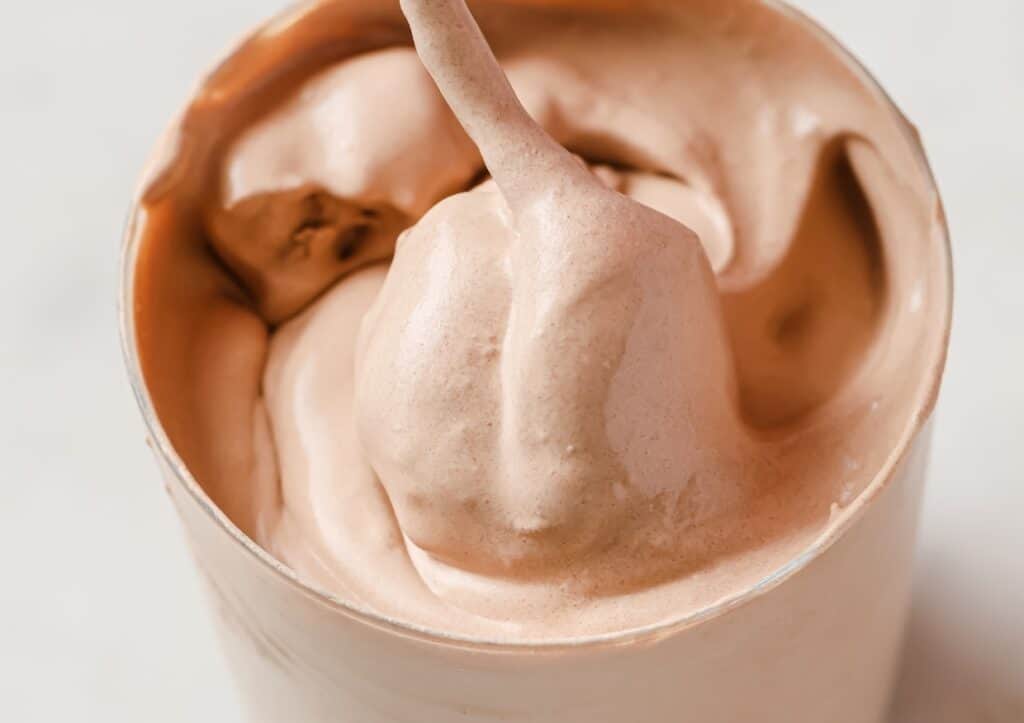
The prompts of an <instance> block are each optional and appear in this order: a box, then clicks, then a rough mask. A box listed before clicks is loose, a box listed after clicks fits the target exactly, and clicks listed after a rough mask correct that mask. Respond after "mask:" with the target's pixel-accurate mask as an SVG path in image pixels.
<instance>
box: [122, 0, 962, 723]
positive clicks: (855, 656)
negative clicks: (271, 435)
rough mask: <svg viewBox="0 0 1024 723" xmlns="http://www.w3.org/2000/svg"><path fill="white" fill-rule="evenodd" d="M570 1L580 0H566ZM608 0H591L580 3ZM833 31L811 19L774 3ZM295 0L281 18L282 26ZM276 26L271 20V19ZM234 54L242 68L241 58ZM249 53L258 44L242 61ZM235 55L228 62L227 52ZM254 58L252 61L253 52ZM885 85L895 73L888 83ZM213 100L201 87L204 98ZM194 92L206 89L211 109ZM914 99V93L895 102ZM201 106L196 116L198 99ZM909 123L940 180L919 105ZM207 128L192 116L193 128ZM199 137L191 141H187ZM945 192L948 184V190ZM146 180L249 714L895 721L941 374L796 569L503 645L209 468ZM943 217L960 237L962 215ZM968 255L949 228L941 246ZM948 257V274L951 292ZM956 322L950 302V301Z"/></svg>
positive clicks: (189, 505) (204, 516)
mask: <svg viewBox="0 0 1024 723" xmlns="http://www.w3.org/2000/svg"><path fill="white" fill-rule="evenodd" d="M524 1H525V0H524ZM562 1H563V2H565V1H568V0H562ZM588 1H592V2H598V0H572V2H574V3H576V4H586V3H587V2H588ZM769 4H770V5H771V6H772V7H773V8H774V9H775V10H776V11H777V12H783V13H787V14H789V15H791V16H794V17H796V18H797V20H798V22H800V23H802V24H804V25H805V26H806V29H807V31H808V32H812V33H815V34H816V35H817V36H819V37H822V38H824V39H825V41H826V42H827V43H828V44H829V45H830V46H831V47H832V48H833V49H834V51H835V53H836V54H837V55H838V56H841V57H842V58H843V59H844V60H845V62H847V63H848V64H849V67H850V68H851V69H853V70H854V71H855V72H856V73H858V74H860V75H861V76H863V77H864V78H865V82H868V83H871V84H873V83H874V81H873V80H871V79H870V76H868V75H867V73H866V72H865V71H864V70H863V69H862V68H861V67H860V66H859V65H858V64H857V63H856V61H855V60H853V59H852V58H851V57H850V56H849V55H848V54H847V53H846V51H845V50H843V49H842V47H841V46H839V45H838V43H836V42H835V41H834V40H832V39H831V38H830V37H828V36H826V35H825V34H824V32H823V31H821V30H820V29H819V28H818V27H817V26H815V25H814V24H813V23H812V22H811V21H809V20H807V19H806V18H803V17H802V16H799V15H797V14H796V13H795V12H794V11H792V10H791V9H789V8H787V7H786V6H783V5H781V4H776V3H774V2H773V3H769ZM375 5H387V3H384V2H383V1H381V2H373V1H372V0H351V1H350V2H343V1H341V0H333V1H328V2H320V3H314V4H311V5H305V6H302V7H300V8H298V9H296V10H292V11H290V12H289V16H290V17H291V19H294V18H295V17H297V16H301V15H303V14H306V13H312V12H324V11H325V10H324V8H328V10H329V12H330V13H331V14H332V17H334V18H335V19H336V18H338V17H345V16H346V14H351V15H352V16H353V17H355V16H356V15H358V14H359V13H372V12H373V7H374V6H375ZM286 24H287V23H286V21H285V20H283V19H281V18H278V19H276V20H275V21H272V23H271V25H268V27H273V28H280V27H282V26H284V25H286ZM262 32H268V31H266V30H265V29H261V30H259V31H257V32H256V34H255V35H254V37H258V36H259V34H260V33H262ZM244 52H249V51H246V50H245V48H244V47H243V46H240V48H239V49H238V50H236V51H234V52H233V53H232V54H231V56H229V61H228V63H226V64H222V65H221V66H220V70H218V73H221V76H222V77H221V78H220V80H218V81H214V80H211V79H207V81H206V82H205V84H204V85H201V86H200V88H199V89H198V90H197V94H196V97H199V96H200V95H202V94H203V93H204V92H205V91H206V90H209V84H210V83H211V82H223V73H225V72H227V73H228V74H229V75H230V73H231V72H233V71H232V70H231V60H232V59H234V60H238V58H239V56H240V54H241V53H244ZM236 65H238V66H239V67H241V66H244V63H237V64H236ZM225 68H226V69H227V70H225ZM239 72H241V71H239ZM879 93H880V94H881V91H879ZM193 105H194V104H193ZM193 110H194V108H193ZM894 110H895V109H894ZM188 117H189V116H188V113H186V114H185V115H184V116H183V118H188ZM897 117H898V118H899V119H900V120H899V121H898V122H900V123H902V124H903V126H904V128H903V130H904V131H905V132H906V133H905V134H906V141H907V143H908V145H909V146H910V147H911V148H912V150H913V152H914V154H915V155H916V156H917V158H918V159H919V161H920V163H921V166H922V172H923V174H924V176H925V177H926V178H927V179H928V183H930V184H933V182H932V181H931V176H930V172H929V171H928V168H927V162H926V160H925V157H924V153H923V151H922V150H921V147H920V144H919V142H918V139H917V137H916V135H915V134H914V133H913V132H912V130H911V129H910V126H909V124H906V123H905V122H904V121H902V116H900V115H899V113H898V111H895V112H894V118H897ZM188 132H189V131H187V130H186V132H185V134H186V135H187V133H188ZM182 135H183V133H182V128H181V121H180V120H179V121H178V122H177V123H176V124H175V125H174V126H172V129H171V132H170V133H169V134H168V135H167V136H166V137H165V139H164V140H163V141H162V143H161V144H160V146H159V147H158V149H157V153H156V158H157V159H158V160H156V161H155V162H154V165H153V172H151V173H150V174H147V176H148V177H147V180H146V181H145V182H144V184H143V189H147V188H150V186H151V183H152V182H153V181H154V179H156V178H157V177H158V175H159V174H158V173H157V172H158V171H161V170H163V168H164V161H165V160H166V159H167V158H168V157H169V156H171V155H174V154H175V153H179V152H181V149H182V147H183V145H185V146H189V144H191V145H190V146H189V148H190V149H191V152H195V153H199V154H200V155H201V151H197V150H196V148H200V149H201V148H203V147H204V145H209V144H204V141H203V139H198V140H197V139H196V138H190V139H186V140H185V141H184V142H182ZM186 150H188V149H186ZM936 193H937V192H936ZM142 198H143V191H140V194H139V197H138V198H137V199H136V202H135V204H134V206H133V211H132V215H131V220H130V222H129V224H128V229H127V231H126V236H125V247H124V257H123V273H122V292H121V293H122V296H121V326H122V336H123V342H124V352H125V356H126V360H127V364H128V370H129V376H130V378H131V382H132V385H133V387H134V390H135V393H136V396H137V398H138V400H139V404H140V406H141V409H142V413H143V417H144V419H145V423H146V425H147V427H148V429H149V434H150V438H151V441H152V446H153V448H154V450H155V452H156V456H157V461H158V464H159V467H160V470H161V472H162V474H163V477H164V480H165V483H166V487H167V490H168V492H169V494H170V497H171V499H172V500H173V501H174V504H175V506H176V508H177V510H178V512H179V514H180V516H181V519H182V521H183V523H184V528H185V531H186V536H187V539H188V541H189V544H190V546H191V549H192V551H193V553H194V557H195V559H196V562H197V564H198V567H199V569H200V571H201V572H202V578H203V580H204V581H205V584H206V587H207V589H208V590H209V593H210V600H211V602H212V603H213V609H214V611H215V618H216V621H217V623H218V629H219V631H220V635H221V638H222V641H223V645H224V647H225V649H226V650H227V653H228V659H229V661H230V665H231V666H232V668H233V671H234V673H235V677H236V679H237V682H238V685H239V687H240V689H241V693H242V696H241V697H242V700H243V705H244V706H245V711H246V714H247V717H248V720H250V721H253V722H266V723H286V722H288V723H290V722H292V721H297V722H300V723H327V722H328V721H352V722H353V723H384V722H392V721H402V722H408V723H456V722H457V721H458V722H464V721H524V722H525V721H529V722H530V723H602V722H606V723H634V722H637V723H679V722H680V721H692V722H694V723H737V722H744V721H760V722H762V723H825V722H827V723H879V721H881V720H882V719H883V717H884V714H885V709H886V706H887V701H888V697H889V693H890V688H891V685H892V681H893V674H894V670H895V666H896V664H897V658H898V652H899V648H900V641H901V637H902V636H901V633H902V628H903V624H904V619H905V616H906V612H907V609H908V598H909V587H910V585H909V583H910V568H911V558H912V551H913V545H914V538H915V530H916V525H917V517H918V510H919V506H920V504H919V503H920V499H921V492H922V488H923V483H924V472H925V466H926V458H927V453H928V446H929V440H930V436H931V428H930V424H929V423H928V419H929V417H930V411H931V404H932V402H933V401H934V394H935V392H936V391H937V387H938V379H939V376H940V375H941V370H942V358H941V356H942V354H943V353H944V350H945V348H944V343H943V345H942V349H939V350H938V351H937V354H938V355H939V358H937V359H936V360H935V363H934V365H929V368H932V367H934V376H935V379H934V382H933V384H934V388H933V390H932V394H931V397H930V398H929V399H927V400H923V401H922V404H921V409H919V410H916V411H917V412H918V413H917V414H915V415H914V416H913V420H914V421H913V422H912V427H911V428H910V429H908V430H907V431H906V434H905V435H904V437H903V439H902V442H901V443H900V445H899V446H898V448H895V449H893V450H891V451H890V452H891V453H890V454H889V455H888V459H889V462H888V463H887V465H886V466H885V468H884V469H883V470H882V471H881V472H880V474H879V475H878V477H877V478H876V479H875V480H874V481H873V482H872V483H871V485H870V486H869V487H868V489H867V490H865V491H864V493H863V494H861V495H860V496H859V497H858V498H857V499H856V500H855V501H854V502H852V503H851V504H850V505H849V507H848V508H846V510H845V511H844V517H843V519H842V520H841V521H840V522H839V524H837V525H835V526H833V527H832V528H830V531H829V532H828V533H827V534H826V535H824V536H823V537H822V538H821V539H819V540H818V541H817V542H816V543H815V544H814V545H813V546H812V547H811V548H809V549H808V550H807V551H806V552H805V553H804V554H802V555H801V556H800V557H798V558H797V559H794V560H792V561H791V562H790V563H789V564H788V565H787V566H786V567H785V568H784V569H782V570H779V571H778V572H776V573H774V574H772V575H771V576H770V577H768V578H766V579H764V580H762V581H761V582H760V583H759V584H757V585H756V586H754V587H753V588H751V589H748V590H745V591H742V592H741V593H739V594H737V595H736V596H735V597H733V598H731V599H729V600H727V601H725V602H723V603H722V604H719V605H717V606H715V607H713V608H710V609H707V610H703V611H700V612H699V613H697V614H693V615H689V616H688V617H685V618H683V619H680V620H677V621H673V622H670V623H668V624H663V625H659V626H657V627H654V628H650V629H647V630H645V631H643V632H640V633H632V634H626V635H608V636H602V637H599V638H593V639H585V640H580V641H578V642H575V643H573V644H559V645H496V644H489V643H485V642H467V641H464V640H463V641H460V640H454V639H451V638H448V637H445V636H443V635H440V634H435V633H431V632H428V631H422V630H416V629H413V628H411V627H408V626H405V625H402V624H400V623H397V622H395V621H390V620H387V619H384V618H381V617H378V616H375V615H372V614H369V613H367V612H365V611H360V610H357V609H355V608H353V607H351V606H348V605H346V604H345V603H343V602H341V601H338V600H335V599H332V598H330V597H328V596H327V595H325V594H323V593H322V592H318V591H316V590H314V589H312V588H310V587H308V586H307V585H305V584H304V583H303V582H302V581H300V580H298V579H297V578H296V577H295V576H294V574H293V573H292V572H291V571H290V570H288V569H287V568H285V567H284V566H283V565H281V564H280V563H279V562H277V561H276V560H274V559H273V558H272V557H271V556H270V555H269V554H268V553H267V552H265V551H264V550H263V549H261V548H260V547H259V546H257V545H256V544H255V543H253V542H252V541H251V540H250V539H249V538H248V537H246V536H245V535H244V534H243V533H242V532H241V531H240V530H239V529H238V527H236V526H235V525H234V524H233V523H232V522H231V521H230V520H229V519H228V517H227V516H226V515H225V514H224V513H223V512H222V511H221V510H220V509H218V508H217V506H216V505H215V504H214V503H213V502H212V501H211V499H210V497H209V496H208V495H207V493H206V492H204V490H203V488H202V487H200V485H199V484H197V482H196V480H195V479H194V478H193V476H192V475H191V474H190V472H189V470H188V469H187V468H186V466H185V464H184V463H183V462H182V460H181V458H180V457H179V455H178V453H177V452H176V451H175V449H174V447H173V446H172V444H171V442H170V440H169V438H168V435H167V433H166V432H165V430H164V428H163V427H162V425H161V420H160V419H159V418H158V416H157V414H156V412H155V409H154V404H153V402H152V399H151V395H150V391H151V390H150V389H149V388H148V387H147V384H146V382H145V380H144V378H143V374H142V370H141V364H140V359H139V349H138V346H137V333H136V331H137V330H136V327H135V318H134V314H133V310H134V308H135V307H134V303H135V301H134V300H135V298H136V286H135V282H136V275H135V269H136V263H137V261H138V258H139V252H140V245H141V244H142V239H143V236H144V231H145V226H146V223H147V214H146V213H145V209H144V208H143V206H144V204H143V203H142V201H141V199H142ZM936 223H937V224H938V225H939V226H940V227H941V229H940V231H941V234H940V236H941V237H942V240H943V241H945V233H946V232H945V225H944V221H943V219H942V218H939V219H937V221H936ZM936 254H938V255H941V256H942V259H940V263H942V264H943V265H944V267H945V268H946V269H947V270H948V269H949V268H950V264H951V261H950V259H949V249H948V243H946V244H945V245H943V246H942V248H940V249H937V250H936ZM948 288H949V284H948V276H947V285H946V291H947V295H948ZM944 324H945V325H946V329H945V331H948V325H949V312H948V306H947V310H946V313H945V317H944Z"/></svg>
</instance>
